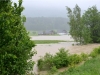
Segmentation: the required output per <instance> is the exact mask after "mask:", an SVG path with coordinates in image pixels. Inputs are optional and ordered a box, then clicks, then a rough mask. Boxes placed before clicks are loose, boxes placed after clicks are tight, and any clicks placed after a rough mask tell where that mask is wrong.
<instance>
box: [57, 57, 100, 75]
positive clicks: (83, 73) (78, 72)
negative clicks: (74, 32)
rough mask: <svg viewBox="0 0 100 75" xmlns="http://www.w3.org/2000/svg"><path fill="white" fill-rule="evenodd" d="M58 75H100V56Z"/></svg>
mask: <svg viewBox="0 0 100 75" xmlns="http://www.w3.org/2000/svg"><path fill="white" fill-rule="evenodd" d="M59 75H100V56H97V57H95V58H92V59H90V60H88V61H86V62H85V63H84V64H83V65H81V66H79V67H75V68H70V69H69V70H68V71H64V72H62V73H60V74H59Z"/></svg>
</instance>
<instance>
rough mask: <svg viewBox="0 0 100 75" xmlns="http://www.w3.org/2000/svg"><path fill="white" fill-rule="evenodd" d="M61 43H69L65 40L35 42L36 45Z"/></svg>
mask: <svg viewBox="0 0 100 75" xmlns="http://www.w3.org/2000/svg"><path fill="white" fill-rule="evenodd" d="M59 42H67V41H64V40H34V43H35V44H53V43H59Z"/></svg>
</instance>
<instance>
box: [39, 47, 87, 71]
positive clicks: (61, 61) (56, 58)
mask: <svg viewBox="0 0 100 75" xmlns="http://www.w3.org/2000/svg"><path fill="white" fill-rule="evenodd" d="M85 57H86V55H85V54H81V55H77V54H73V55H71V54H69V53H68V51H66V50H65V49H64V48H61V49H59V52H57V53H56V54H55V55H51V54H48V53H46V55H45V56H44V57H42V58H40V59H39V60H38V68H39V70H51V69H52V68H54V70H55V68H57V69H59V68H62V67H68V66H69V65H70V66H74V65H76V64H78V63H80V62H81V61H83V60H85V59H86V58H85Z"/></svg>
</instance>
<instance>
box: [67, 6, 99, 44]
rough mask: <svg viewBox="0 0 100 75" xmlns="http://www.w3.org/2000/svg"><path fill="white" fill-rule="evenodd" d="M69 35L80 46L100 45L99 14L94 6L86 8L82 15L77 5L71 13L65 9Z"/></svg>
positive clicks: (68, 9)
mask: <svg viewBox="0 0 100 75" xmlns="http://www.w3.org/2000/svg"><path fill="white" fill-rule="evenodd" d="M67 11H68V18H69V22H68V24H69V25H70V34H71V36H72V37H73V38H74V40H75V41H76V42H80V44H87V43H100V12H99V11H98V9H97V8H96V6H92V7H91V8H88V9H87V10H86V11H85V13H84V14H83V15H81V9H80V7H79V6H78V5H76V6H75V8H74V9H73V11H72V10H71V9H70V8H69V7H67Z"/></svg>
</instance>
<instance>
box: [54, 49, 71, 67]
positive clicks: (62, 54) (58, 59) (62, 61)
mask: <svg viewBox="0 0 100 75" xmlns="http://www.w3.org/2000/svg"><path fill="white" fill-rule="evenodd" d="M68 55H69V54H68V51H66V50H65V49H64V48H61V49H59V52H57V53H56V55H55V56H54V59H53V63H54V65H55V66H56V68H61V67H65V66H66V67H67V66H68V63H69V62H68Z"/></svg>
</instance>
